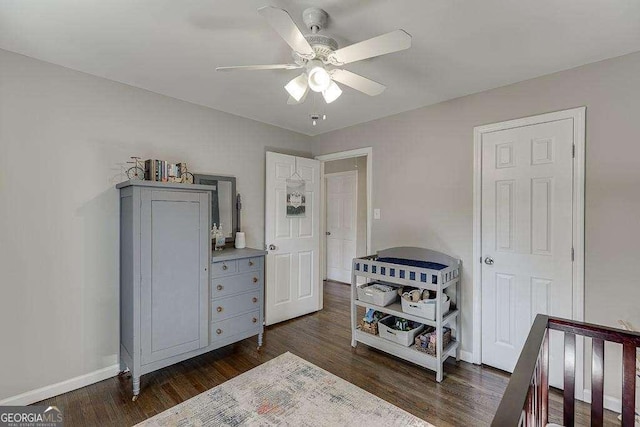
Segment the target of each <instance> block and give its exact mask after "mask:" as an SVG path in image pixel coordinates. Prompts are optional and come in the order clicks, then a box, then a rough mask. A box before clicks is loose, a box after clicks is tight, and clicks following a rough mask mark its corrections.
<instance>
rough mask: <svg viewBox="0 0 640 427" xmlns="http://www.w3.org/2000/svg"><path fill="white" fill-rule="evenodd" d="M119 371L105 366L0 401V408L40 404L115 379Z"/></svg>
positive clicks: (116, 366)
mask: <svg viewBox="0 0 640 427" xmlns="http://www.w3.org/2000/svg"><path fill="white" fill-rule="evenodd" d="M119 371H120V365H119V364H115V365H112V366H107V367H106V368H102V369H99V370H97V371H93V372H89V373H88V374H84V375H80V376H78V377H74V378H70V379H68V380H64V381H61V382H59V383H56V384H51V385H48V386H45V387H41V388H38V389H35V390H30V391H27V392H24V393H21V394H18V395H16V396H11V397H8V398H6V399H3V400H0V406H23V405H31V404H32V403H36V402H40V401H41V400H45V399H49V398H50V397H53V396H58V395H60V394H63V393H68V392H70V391H73V390H77V389H79V388H82V387H86V386H88V385H91V384H94V383H97V382H100V381H104V380H106V379H109V378H112V377H115V376H116V375H118V372H119Z"/></svg>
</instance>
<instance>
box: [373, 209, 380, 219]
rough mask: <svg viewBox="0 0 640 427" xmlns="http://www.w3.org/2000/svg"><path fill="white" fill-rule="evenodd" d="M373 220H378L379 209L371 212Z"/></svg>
mask: <svg viewBox="0 0 640 427" xmlns="http://www.w3.org/2000/svg"><path fill="white" fill-rule="evenodd" d="M373 219H380V209H377V208H376V209H374V210H373Z"/></svg>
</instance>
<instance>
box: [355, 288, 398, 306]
mask: <svg viewBox="0 0 640 427" xmlns="http://www.w3.org/2000/svg"><path fill="white" fill-rule="evenodd" d="M371 285H375V283H370V284H368V285H364V286H358V300H360V301H362V302H368V303H369V304H374V305H379V306H381V307H385V306H387V305H389V304H391V303H392V302H394V301H395V300H396V298H397V297H398V292H397V290H396V288H392V289H391V290H390V291H389V292H373V291H371V290H368V289H367V288H368V287H369V286H371Z"/></svg>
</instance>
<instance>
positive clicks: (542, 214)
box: [482, 119, 573, 387]
mask: <svg viewBox="0 0 640 427" xmlns="http://www.w3.org/2000/svg"><path fill="white" fill-rule="evenodd" d="M572 149H573V121H572V120H571V119H565V120H558V121H553V122H548V123H542V124H536V125H530V126H523V127H519V128H513V129H507V130H500V131H496V132H490V133H484V134H483V135H482V261H483V262H482V362H483V363H486V364H488V365H491V366H495V367H497V368H500V369H503V370H505V371H509V372H513V369H514V367H515V364H516V362H517V360H518V356H519V355H520V351H521V350H522V346H523V345H524V342H525V340H526V338H527V335H528V333H529V329H530V327H531V324H532V322H533V320H534V318H535V316H536V314H538V313H543V314H549V315H553V316H559V317H565V318H571V316H572V308H573V307H572V301H573V299H572V289H573V284H572V280H573V278H572V225H573V224H572V208H573V204H572V200H573V190H572V182H573V155H572V151H573V150H572ZM561 369H562V341H561V337H560V336H558V335H556V332H555V331H554V332H553V333H552V335H551V342H550V382H551V384H552V385H554V386H556V387H561V386H562V378H561Z"/></svg>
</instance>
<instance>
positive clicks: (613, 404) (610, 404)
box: [583, 388, 622, 414]
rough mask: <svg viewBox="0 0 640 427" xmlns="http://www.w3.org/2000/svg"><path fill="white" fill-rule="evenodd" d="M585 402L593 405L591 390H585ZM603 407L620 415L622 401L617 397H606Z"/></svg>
mask: <svg viewBox="0 0 640 427" xmlns="http://www.w3.org/2000/svg"><path fill="white" fill-rule="evenodd" d="M583 397H584V401H585V402H587V403H591V389H589V388H585V389H584V396H583ZM603 405H604V407H605V409H609V410H610V411H613V412H616V413H618V414H620V413H621V412H622V401H621V400H620V399H618V398H617V397H611V396H607V395H606V394H605V395H604V402H603Z"/></svg>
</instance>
